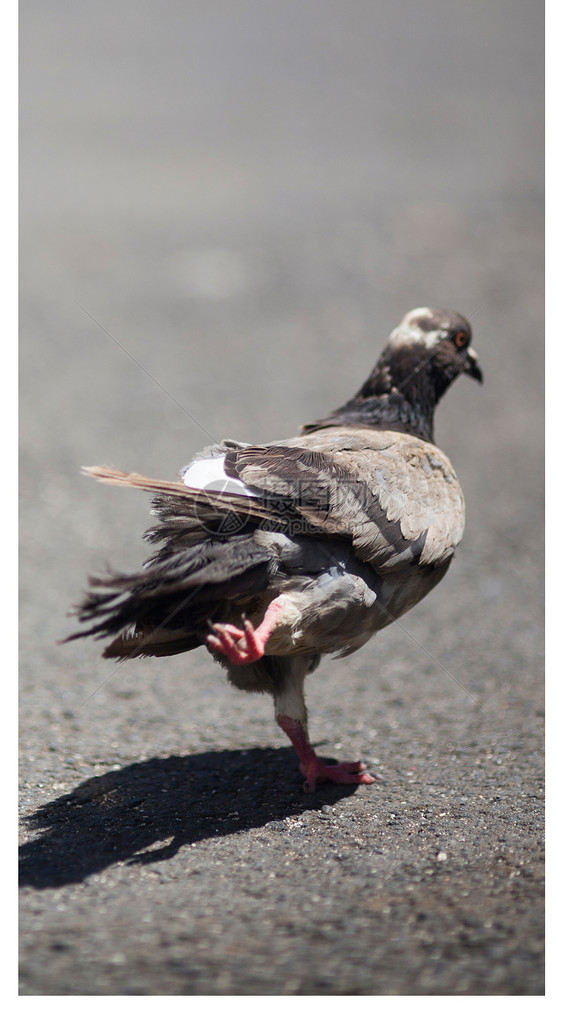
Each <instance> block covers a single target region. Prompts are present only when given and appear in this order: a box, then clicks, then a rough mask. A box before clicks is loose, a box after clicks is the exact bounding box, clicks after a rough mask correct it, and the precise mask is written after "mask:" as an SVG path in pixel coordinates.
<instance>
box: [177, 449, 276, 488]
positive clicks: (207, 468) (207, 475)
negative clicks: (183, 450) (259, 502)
mask: <svg viewBox="0 0 562 1014" xmlns="http://www.w3.org/2000/svg"><path fill="white" fill-rule="evenodd" d="M182 482H183V483H184V484H185V485H186V486H192V487H193V488H194V489H209V490H213V491H214V492H218V493H238V494H239V496H253V497H260V496H261V497H263V493H261V492H260V490H253V489H250V487H249V486H246V484H245V483H244V482H242V481H241V480H240V479H232V478H231V477H230V476H229V475H227V474H226V472H225V470H224V456H223V457H218V458H201V459H200V460H199V461H193V462H192V463H191V465H188V466H187V468H186V470H185V472H184V473H183V475H182Z"/></svg>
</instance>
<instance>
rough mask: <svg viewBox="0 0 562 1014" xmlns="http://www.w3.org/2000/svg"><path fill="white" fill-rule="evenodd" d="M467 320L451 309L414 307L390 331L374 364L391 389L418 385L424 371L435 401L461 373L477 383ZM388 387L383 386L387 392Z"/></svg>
mask: <svg viewBox="0 0 562 1014" xmlns="http://www.w3.org/2000/svg"><path fill="white" fill-rule="evenodd" d="M471 338H472V331H471V327H470V324H469V322H468V320H467V319H466V318H465V317H462V316H461V315H460V314H459V313H455V311H454V310H440V309H430V308H429V307H426V306H423V307H417V308H416V309H415V310H410V312H409V313H407V314H406V315H405V317H403V319H402V320H401V322H400V324H399V325H398V327H397V328H396V329H395V330H394V331H393V332H392V334H391V335H390V338H389V341H388V344H387V345H386V348H385V349H384V351H383V353H382V355H381V357H380V359H379V363H378V364H377V367H379V368H381V372H382V373H383V375H384V374H386V376H385V377H384V383H385V385H389V387H390V390H398V391H405V390H407V389H408V388H410V387H413V389H414V390H415V389H417V388H418V387H419V383H420V380H421V377H420V374H422V375H424V376H425V377H426V378H427V380H428V381H429V382H430V383H431V385H432V386H433V388H434V390H435V402H437V401H438V400H439V398H441V396H442V395H443V393H444V392H445V391H446V389H447V388H448V387H449V384H451V383H452V381H453V380H455V378H456V377H458V376H459V375H460V374H461V373H466V374H467V375H468V376H469V377H473V379H474V380H477V381H478V382H479V383H482V380H483V376H482V371H481V369H480V365H479V363H478V356H477V355H476V353H475V352H474V350H473V349H471V348H470V341H471ZM389 387H388V386H387V387H386V390H387V392H389Z"/></svg>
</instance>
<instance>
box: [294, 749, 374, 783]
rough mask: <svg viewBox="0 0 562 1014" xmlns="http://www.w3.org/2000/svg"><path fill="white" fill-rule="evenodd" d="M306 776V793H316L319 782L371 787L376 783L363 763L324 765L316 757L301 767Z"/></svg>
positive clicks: (350, 762) (349, 762)
mask: <svg viewBox="0 0 562 1014" xmlns="http://www.w3.org/2000/svg"><path fill="white" fill-rule="evenodd" d="M300 770H301V772H302V774H303V775H304V776H305V779H306V781H305V783H304V785H303V791H304V792H316V783H317V782H337V783H338V784H339V785H342V784H343V785H370V784H371V783H372V782H374V781H375V779H374V778H373V776H372V775H370V774H369V773H368V772H367V765H366V764H364V763H363V761H343V762H342V763H341V764H324V763H323V762H322V761H321V760H320V758H319V757H316V755H315V756H314V757H313V758H311V759H310V760H308V761H307V762H306V763H303V764H301V765H300Z"/></svg>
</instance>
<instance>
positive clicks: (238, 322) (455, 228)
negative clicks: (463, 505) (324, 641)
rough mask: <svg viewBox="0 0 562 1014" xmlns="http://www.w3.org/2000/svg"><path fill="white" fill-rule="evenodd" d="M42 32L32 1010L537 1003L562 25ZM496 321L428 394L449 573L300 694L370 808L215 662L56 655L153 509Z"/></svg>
mask: <svg viewBox="0 0 562 1014" xmlns="http://www.w3.org/2000/svg"><path fill="white" fill-rule="evenodd" d="M21 24H22V54H21V59H22V88H21V109H22V115H21V133H22V178H21V192H22V216H21V221H22V228H21V250H22V287H21V295H22V300H21V329H22V340H21V378H22V390H21V407H22V418H21V453H22V469H21V492H22V540H21V547H22V548H21V578H22V580H21V622H22V638H21V743H22V758H21V785H22V793H21V804H22V892H21V901H22V907H21V961H22V985H21V990H22V992H23V993H24V994H28V995H29V994H31V995H39V994H59V995H61V994H62V995H64V994H74V995H77V994H97V995H100V994H113V995H125V994H131V995H134V994H138V995H171V994H191V995H194V994H197V995H213V994H218V995H227V994H242V995H243V994H247V995H252V994H278V995H284V994H325V995H327V994H451V995H455V994H496V995H497V994H540V993H541V992H542V990H543V977H542V886H541V884H542V869H543V867H542V855H543V853H542V830H543V824H542V819H543V808H542V791H543V790H542V720H543V714H544V712H543V697H542V661H541V651H542V467H543V455H542V383H543V363H542V351H543V342H542V189H541V188H542V174H541V130H542V124H541V90H542V54H541V39H542V25H541V23H540V9H539V7H537V5H536V4H530V3H528V2H523V0H515V2H514V0H486V3H484V2H482V3H480V2H476V3H471V4H467V3H465V2H462V0H447V2H445V0H429V2H428V0H424V2H423V3H416V2H414V0H397V2H395V3H393V4H392V5H386V4H385V5H383V4H379V3H372V2H368V0H364V2H363V0H351V2H344V0H307V2H305V3H301V2H297V0H268V2H265V3H264V2H261V0H235V2H228V0H210V2H208V3H205V4H202V3H199V2H196V0H192V2H190V0H188V2H185V0H182V2H179V0H178V2H175V0H162V2H159V3H158V4H156V3H152V4H150V3H148V4H145V3H143V4H139V3H136V2H135V3H133V2H124V0H119V2H117V3H114V2H111V3H109V2H108V0H98V2H97V3H96V4H76V3H72V2H70V0H68V2H63V0H51V2H50V3H49V4H44V3H40V2H39V0H27V2H26V3H25V4H23V5H22V7H21ZM417 305H437V306H446V307H450V308H453V309H456V310H459V311H460V312H462V313H465V314H472V315H473V328H474V346H475V348H476V349H477V351H478V353H479V355H480V358H481V362H482V366H483V369H484V373H485V385H484V387H483V388H479V387H478V386H477V385H475V384H473V383H472V382H469V381H468V380H465V379H461V380H459V381H458V382H457V384H456V385H455V387H454V388H453V390H452V391H451V392H450V393H449V394H448V396H447V398H446V401H445V403H444V404H443V405H442V406H440V409H439V410H438V417H437V439H438V441H439V443H440V444H441V446H442V447H443V448H444V450H445V451H446V452H447V453H448V454H449V455H450V456H451V458H452V460H453V462H454V464H455V467H456V469H457V471H458V473H459V475H460V477H461V481H462V483H463V488H464V492H465V497H466V500H467V505H468V507H467V530H466V534H465V538H464V541H463V543H462V545H461V547H460V549H459V551H458V554H457V559H456V560H455V562H454V564H453V566H452V568H451V571H450V572H449V574H448V576H447V578H446V579H445V581H444V582H443V584H441V585H440V586H439V588H437V589H436V590H435V591H434V592H433V593H432V594H431V595H430V596H429V597H428V599H426V600H425V601H424V602H423V603H421V604H420V605H419V606H418V607H417V608H416V609H415V610H414V611H413V612H412V613H411V614H408V615H407V616H406V617H405V618H404V620H403V621H401V622H400V624H399V625H398V624H397V625H395V626H394V627H392V628H390V629H388V630H387V631H384V632H383V633H382V634H380V635H379V636H378V637H377V638H376V639H375V640H373V641H372V642H371V643H370V644H369V645H367V646H366V647H365V648H363V649H362V650H361V651H360V652H358V653H357V654H355V655H353V656H352V657H351V658H349V659H346V660H343V661H339V662H336V661H326V662H324V663H323V665H322V666H321V668H320V669H319V670H318V671H317V672H316V673H315V674H314V675H313V676H312V677H311V678H310V679H309V681H308V701H309V708H310V713H311V731H312V737H313V741H314V742H315V743H316V745H317V746H318V749H319V752H320V754H321V755H322V756H325V757H334V758H338V757H341V758H347V757H354V756H359V755H360V756H362V757H364V758H365V759H366V760H368V761H369V763H370V765H371V769H372V770H373V771H376V772H377V773H379V775H380V780H379V781H377V783H376V784H374V785H372V786H361V787H359V788H357V787H344V786H328V787H321V788H320V789H319V791H318V793H317V794H316V795H315V796H307V795H304V794H303V793H302V791H301V782H302V778H301V776H300V774H299V773H298V770H297V766H296V763H295V758H294V756H293V754H292V752H291V750H290V749H289V748H288V747H287V744H286V741H285V739H284V738H283V735H282V733H281V732H280V730H279V729H278V728H277V727H276V726H275V723H274V722H273V716H272V708H271V702H270V701H269V699H266V698H261V697H250V696H249V695H243V694H241V693H239V692H237V691H234V690H233V689H231V688H229V687H227V686H226V684H225V681H224V677H223V673H222V671H221V670H220V669H219V668H218V667H217V666H216V665H215V664H214V663H213V662H212V660H211V658H210V657H209V656H208V655H207V654H206V653H205V651H204V650H200V651H197V652H193V653H191V654H189V655H185V656H181V657H177V658H173V659H170V660H154V661H144V662H138V661H137V662H131V663H127V664H124V665H121V666H118V667H116V666H114V665H112V663H110V662H104V661H102V660H101V659H100V657H99V645H97V644H95V643H94V642H81V643H74V644H72V645H68V646H64V647H63V646H59V645H57V644H56V641H57V639H58V638H60V637H62V636H64V635H65V634H67V633H69V632H70V631H71V630H72V629H73V628H72V623H71V621H70V620H68V619H65V613H66V611H67V609H68V607H69V605H70V603H72V602H73V601H75V600H76V599H77V597H79V595H80V593H81V590H82V587H83V585H84V581H85V575H86V573H87V572H95V571H99V570H101V569H103V568H104V566H105V564H106V563H107V562H109V561H110V562H111V563H113V564H114V565H115V566H118V567H123V568H128V567H135V566H136V565H137V564H138V562H139V561H140V560H141V559H142V558H143V555H144V554H145V547H144V546H143V545H142V542H141V538H140V536H141V533H142V531H143V530H144V528H145V527H146V526H147V523H148V517H149V516H148V506H149V505H148V503H147V501H146V499H145V498H144V496H143V495H142V494H136V493H134V492H129V491H121V490H118V489H112V488H110V487H104V486H99V485H96V484H94V483H93V482H91V481H89V480H87V479H85V478H81V477H80V475H79V467H80V465H81V464H94V463H96V462H103V463H108V464H114V465H117V466H120V467H123V468H128V469H132V470H138V471H143V472H144V473H145V474H148V475H156V476H160V477H162V478H167V477H173V476H174V475H175V474H176V472H177V470H178V469H179V468H180V467H181V466H182V465H183V464H185V463H186V462H187V461H188V460H189V458H190V457H191V455H192V453H194V452H195V451H196V450H197V449H199V448H200V447H201V446H203V445H205V444H207V443H209V442H210V440H211V439H215V438H222V437H224V436H231V437H234V438H237V439H241V440H252V441H265V440H270V439H275V438H278V437H283V436H290V435H293V434H294V433H295V432H296V429H297V426H298V425H299V424H300V423H301V422H305V421H307V420H310V419H313V418H317V417H318V416H319V415H320V414H322V413H324V412H325V411H326V410H327V409H330V408H332V407H334V406H336V405H338V404H341V402H342V401H343V400H345V399H346V398H347V397H349V396H350V395H351V394H352V393H353V392H354V391H355V390H357V388H358V387H359V386H360V384H361V383H362V381H363V380H364V378H365V376H366V374H367V372H368V371H369V370H370V368H371V366H372V364H373V362H374V360H375V358H376V356H377V355H378V352H379V351H380V349H381V347H382V344H383V342H384V340H385V338H386V336H387V334H388V332H389V331H390V329H391V328H392V327H393V326H394V325H395V324H396V323H397V321H398V320H399V319H400V317H401V316H402V315H403V313H404V312H405V311H406V310H408V309H410V308H411V307H414V306H417Z"/></svg>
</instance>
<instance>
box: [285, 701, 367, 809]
mask: <svg viewBox="0 0 562 1014" xmlns="http://www.w3.org/2000/svg"><path fill="white" fill-rule="evenodd" d="M277 722H278V724H279V725H280V726H281V728H282V729H283V732H284V733H285V734H286V735H287V736H288V737H289V739H290V740H291V743H292V744H293V746H294V748H295V750H296V751H297V754H298V757H299V760H300V770H301V772H302V774H303V775H304V777H305V779H306V781H305V783H304V785H303V790H304V792H316V783H317V782H338V783H339V784H340V785H342V784H344V785H370V784H371V783H372V782H374V781H375V780H376V779H374V778H373V776H372V775H370V774H368V773H367V765H366V764H364V763H363V761H343V762H342V763H341V764H324V763H323V761H321V760H320V758H319V757H317V756H316V754H315V752H314V749H313V747H312V746H311V743H310V740H309V738H308V735H307V733H306V729H305V726H304V725H303V723H302V722H300V721H299V720H298V719H297V718H291V717H290V716H289V715H277Z"/></svg>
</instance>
